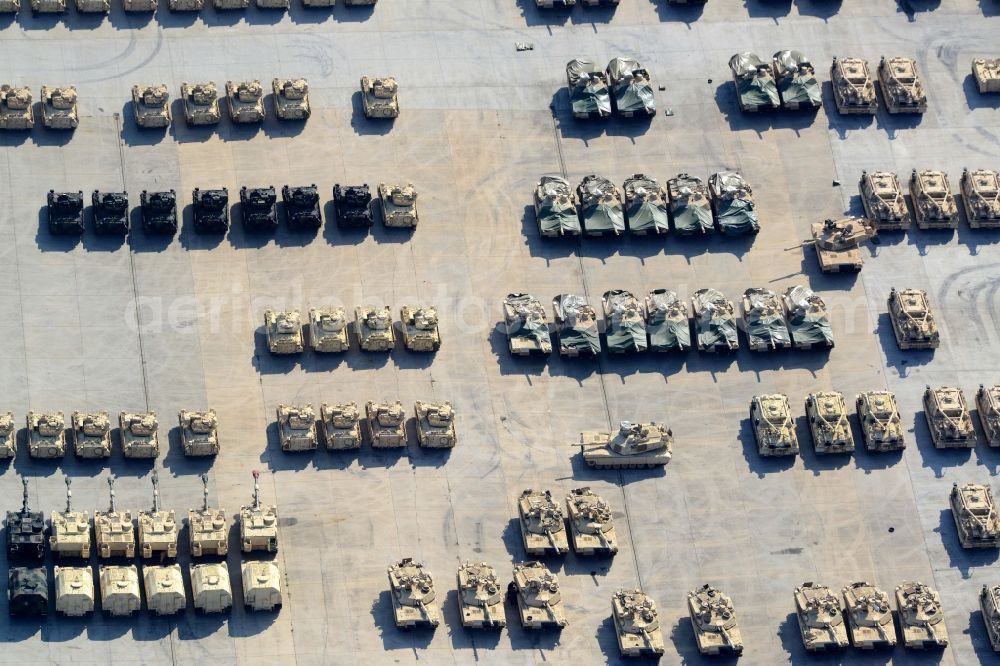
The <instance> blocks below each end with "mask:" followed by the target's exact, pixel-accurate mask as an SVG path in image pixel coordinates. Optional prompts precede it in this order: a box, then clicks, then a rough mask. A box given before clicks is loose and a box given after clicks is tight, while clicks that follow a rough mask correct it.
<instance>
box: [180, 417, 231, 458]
mask: <svg viewBox="0 0 1000 666" xmlns="http://www.w3.org/2000/svg"><path fill="white" fill-rule="evenodd" d="M177 421H178V423H179V424H180V427H181V445H182V447H183V449H184V455H186V456H214V455H216V454H217V453H218V452H219V449H220V447H221V444H220V442H219V419H218V417H217V416H216V415H215V410H214V409H206V410H203V411H188V410H186V409H182V410H181V411H180V413H179V414H178V415H177Z"/></svg>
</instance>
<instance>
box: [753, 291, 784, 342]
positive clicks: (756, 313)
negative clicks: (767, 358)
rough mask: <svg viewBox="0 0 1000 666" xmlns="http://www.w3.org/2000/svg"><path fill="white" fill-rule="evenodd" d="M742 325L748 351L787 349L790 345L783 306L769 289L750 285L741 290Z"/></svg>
mask: <svg viewBox="0 0 1000 666" xmlns="http://www.w3.org/2000/svg"><path fill="white" fill-rule="evenodd" d="M743 325H744V326H745V327H746V328H745V331H746V334H747V341H748V342H749V343H750V351H768V350H773V349H789V348H791V346H792V340H791V337H790V336H789V335H788V326H787V325H786V324H785V308H784V306H782V303H781V299H779V298H778V295H777V294H775V293H774V292H773V291H771V290H770V289H762V288H759V287H751V288H750V289H747V290H746V291H744V292H743Z"/></svg>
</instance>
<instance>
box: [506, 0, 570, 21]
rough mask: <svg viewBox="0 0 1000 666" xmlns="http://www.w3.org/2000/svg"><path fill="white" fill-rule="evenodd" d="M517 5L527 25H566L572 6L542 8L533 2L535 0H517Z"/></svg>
mask: <svg viewBox="0 0 1000 666" xmlns="http://www.w3.org/2000/svg"><path fill="white" fill-rule="evenodd" d="M517 6H518V8H519V9H520V10H521V16H523V17H524V22H525V24H526V25H528V26H537V25H547V26H553V25H555V26H560V25H566V23H567V21H569V17H570V14H571V13H572V12H573V7H564V6H556V7H552V8H551V9H543V8H541V7H539V6H538V5H536V4H535V0H517Z"/></svg>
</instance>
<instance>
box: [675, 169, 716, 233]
mask: <svg viewBox="0 0 1000 666" xmlns="http://www.w3.org/2000/svg"><path fill="white" fill-rule="evenodd" d="M667 195H668V196H669V198H670V217H671V218H672V219H673V222H674V231H675V232H677V233H678V234H680V235H682V236H688V235H692V234H710V233H713V232H714V231H715V219H714V218H713V217H712V202H711V201H709V198H708V188H707V187H706V186H705V184H704V183H703V182H702V181H701V178H697V177H695V176H689V175H688V174H686V173H681V174H677V177H676V178H671V179H670V180H668V181H667Z"/></svg>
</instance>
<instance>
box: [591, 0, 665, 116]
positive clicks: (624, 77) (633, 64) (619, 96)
mask: <svg viewBox="0 0 1000 666" xmlns="http://www.w3.org/2000/svg"><path fill="white" fill-rule="evenodd" d="M584 1H585V2H586V0H584ZM614 4H618V2H617V0H615V2H614ZM605 74H606V75H607V77H608V84H609V86H610V87H611V106H612V108H613V109H614V112H615V114H616V115H619V116H622V117H623V118H633V117H636V116H638V117H649V116H655V115H656V99H655V98H654V96H653V84H652V83H650V81H649V71H648V70H647V69H646V68H645V67H643V66H642V65H641V64H640V63H639V61H638V60H636V59H635V58H612V59H611V62H609V63H608V67H607V69H605Z"/></svg>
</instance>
